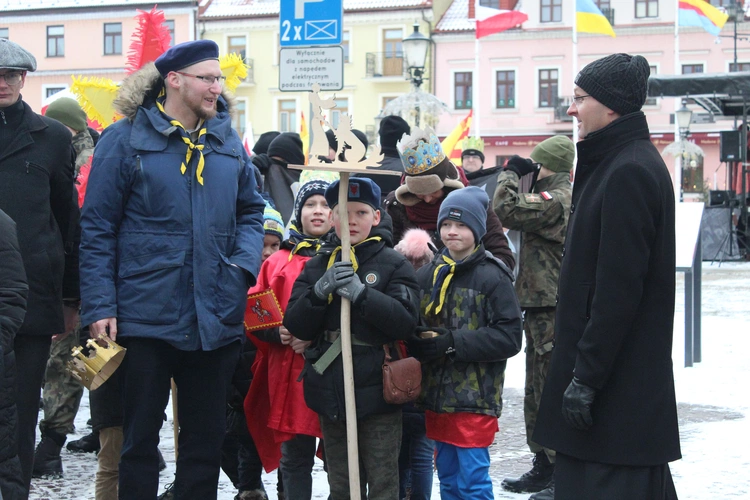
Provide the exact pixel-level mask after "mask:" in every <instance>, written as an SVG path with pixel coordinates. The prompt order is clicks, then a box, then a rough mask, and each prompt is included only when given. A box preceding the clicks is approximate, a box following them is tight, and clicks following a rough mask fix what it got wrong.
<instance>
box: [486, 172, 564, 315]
mask: <svg viewBox="0 0 750 500" xmlns="http://www.w3.org/2000/svg"><path fill="white" fill-rule="evenodd" d="M572 191H573V189H572V187H571V184H570V176H569V174H568V173H567V172H561V173H557V174H554V175H551V176H549V177H545V178H544V179H541V180H539V181H537V183H536V185H535V186H534V189H533V192H532V193H519V192H518V175H517V174H516V173H514V172H512V171H509V170H506V171H504V172H502V173H501V174H500V175H499V176H498V179H497V189H496V190H495V197H494V199H493V202H492V203H493V207H494V209H495V213H496V214H497V216H498V217H499V218H500V220H501V221H502V223H503V225H504V226H505V227H507V228H510V229H516V230H518V231H521V232H523V236H522V238H523V240H522V241H523V242H522V244H521V252H520V256H521V257H520V259H519V261H520V262H519V271H518V279H517V280H516V293H517V294H518V301H519V302H520V303H521V307H524V308H526V307H554V306H555V305H556V295H557V282H558V278H559V276H560V264H561V262H562V252H563V243H564V242H565V232H566V231H567V229H568V217H569V215H570V203H571V196H572Z"/></svg>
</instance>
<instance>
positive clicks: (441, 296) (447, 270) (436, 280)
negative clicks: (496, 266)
mask: <svg viewBox="0 0 750 500" xmlns="http://www.w3.org/2000/svg"><path fill="white" fill-rule="evenodd" d="M477 248H479V246H477V247H476V248H474V251H473V252H471V255H473V254H474V252H476V251H477ZM443 252H445V253H441V254H440V257H442V259H443V262H442V263H441V264H438V265H437V267H436V268H435V271H434V272H433V273H432V293H430V303H429V304H427V308H426V309H425V314H433V315H434V316H437V315H438V314H440V311H441V310H442V309H443V306H444V305H445V295H446V294H447V293H448V287H449V286H450V284H451V280H452V279H453V274H454V272H455V271H456V265H457V264H460V263H462V262H464V261H465V260H466V259H464V260H459V261H455V260H453V259H451V258H450V257H448V255H447V254H448V250H445V249H444V250H443ZM467 258H468V257H467ZM435 301H437V305H436V304H435ZM433 307H435V312H434V313H433V312H432V308H433Z"/></svg>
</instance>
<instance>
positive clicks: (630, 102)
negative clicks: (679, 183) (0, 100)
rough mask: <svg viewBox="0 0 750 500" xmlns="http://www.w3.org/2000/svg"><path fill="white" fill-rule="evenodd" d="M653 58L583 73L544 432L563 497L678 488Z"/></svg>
mask: <svg viewBox="0 0 750 500" xmlns="http://www.w3.org/2000/svg"><path fill="white" fill-rule="evenodd" d="M648 76H649V64H648V61H646V59H644V58H643V57H641V56H630V55H627V54H614V55H611V56H608V57H605V58H603V59H599V60H597V61H594V62H592V63H590V64H589V65H588V66H586V67H585V68H584V69H583V70H581V72H580V73H579V74H578V76H577V77H576V80H575V87H574V93H575V95H574V97H573V103H572V104H571V106H570V108H568V114H569V115H571V116H574V117H576V118H577V119H578V122H579V125H578V131H579V137H580V141H579V142H578V144H577V149H578V167H577V170H576V179H575V183H574V186H573V199H572V204H571V208H570V220H569V225H568V234H567V237H566V242H565V245H566V246H565V249H564V250H563V261H562V268H561V271H560V284H559V291H558V293H559V303H558V305H557V315H556V319H555V347H554V350H553V351H552V361H551V366H550V369H549V374H548V377H547V383H546V385H545V387H544V393H543V395H542V401H541V406H540V409H539V416H538V419H537V423H536V428H535V432H534V437H533V439H534V441H535V442H537V443H539V444H541V445H543V446H545V447H548V448H551V449H554V450H557V461H556V465H555V493H554V494H555V496H554V498H555V499H558V500H560V499H562V500H567V499H576V500H588V499H592V500H593V499H602V498H606V499H609V500H612V499H634V498H643V499H646V498H647V499H649V500H657V499H672V498H677V496H676V493H675V489H674V484H673V482H672V476H671V473H670V471H669V465H668V462H671V461H673V460H677V459H679V458H680V442H679V432H678V427H677V405H676V402H675V390H674V378H673V374H672V330H673V317H674V294H675V207H674V191H673V188H672V181H671V179H670V176H669V172H668V171H667V168H666V166H665V165H664V161H663V160H662V158H661V156H660V155H659V152H658V151H657V150H656V148H655V147H654V145H653V144H652V143H651V141H650V139H649V130H648V124H647V123H646V117H645V115H644V114H643V112H642V111H641V107H642V106H643V103H644V101H645V99H646V90H647V82H648Z"/></svg>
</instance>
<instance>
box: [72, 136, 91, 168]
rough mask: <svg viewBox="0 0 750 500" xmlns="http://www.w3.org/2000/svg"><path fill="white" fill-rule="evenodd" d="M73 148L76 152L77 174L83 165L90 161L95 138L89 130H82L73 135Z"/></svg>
mask: <svg viewBox="0 0 750 500" xmlns="http://www.w3.org/2000/svg"><path fill="white" fill-rule="evenodd" d="M72 144H73V149H74V150H75V152H76V175H78V172H79V171H80V170H81V167H82V166H83V165H85V164H86V163H88V162H89V160H90V159H91V155H93V154H94V139H92V138H91V134H90V133H89V131H88V130H82V131H80V132H78V133H77V134H76V135H74V136H73V139H72Z"/></svg>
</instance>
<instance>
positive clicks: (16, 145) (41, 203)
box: [0, 39, 80, 488]
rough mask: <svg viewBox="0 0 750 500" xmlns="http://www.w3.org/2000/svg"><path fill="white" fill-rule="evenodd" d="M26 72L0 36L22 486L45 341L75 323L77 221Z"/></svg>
mask: <svg viewBox="0 0 750 500" xmlns="http://www.w3.org/2000/svg"><path fill="white" fill-rule="evenodd" d="M34 70H36V60H35V59H34V56H33V55H31V54H30V53H29V52H28V51H26V50H25V49H23V48H22V47H21V46H19V45H18V44H15V43H13V42H11V41H8V40H5V39H0V210H4V211H5V212H6V213H7V214H8V215H9V216H10V218H11V219H13V221H15V223H16V226H17V231H18V244H19V247H20V249H21V256H22V258H23V265H24V269H25V271H26V276H27V278H28V283H29V296H28V307H27V311H28V314H26V317H25V319H24V322H23V324H22V325H21V328H20V329H19V330H18V334H17V335H16V338H15V342H14V349H15V354H16V367H17V373H16V377H17V378H16V380H17V391H16V396H15V397H16V405H17V408H18V422H19V425H18V456H19V458H20V459H21V469H22V476H21V477H22V481H23V483H24V484H25V485H26V487H27V488H28V486H29V484H30V482H31V470H32V466H33V460H34V441H35V437H36V436H35V430H36V422H37V417H38V414H39V392H40V390H41V386H42V378H43V376H44V370H45V366H46V363H47V357H48V356H49V349H50V342H51V339H52V336H53V335H57V334H62V333H66V332H69V331H71V330H72V329H73V328H74V327H75V324H76V322H77V320H78V306H79V302H80V300H79V299H80V293H79V290H78V241H79V239H80V226H79V220H78V218H79V212H78V195H77V193H76V189H75V185H74V181H73V175H74V170H73V163H72V160H73V159H72V150H71V147H70V132H68V130H66V129H65V126H64V125H63V124H61V123H60V122H58V121H56V120H52V119H50V118H46V117H44V116H40V115H38V114H36V113H34V112H33V111H32V110H31V108H30V107H29V105H28V104H26V103H25V102H24V101H23V99H22V98H21V89H22V88H23V86H24V83H25V81H26V73H27V72H28V71H34ZM64 300H65V304H66V307H64V306H63V301H64ZM54 444H55V445H56V446H60V445H61V444H62V443H54Z"/></svg>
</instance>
